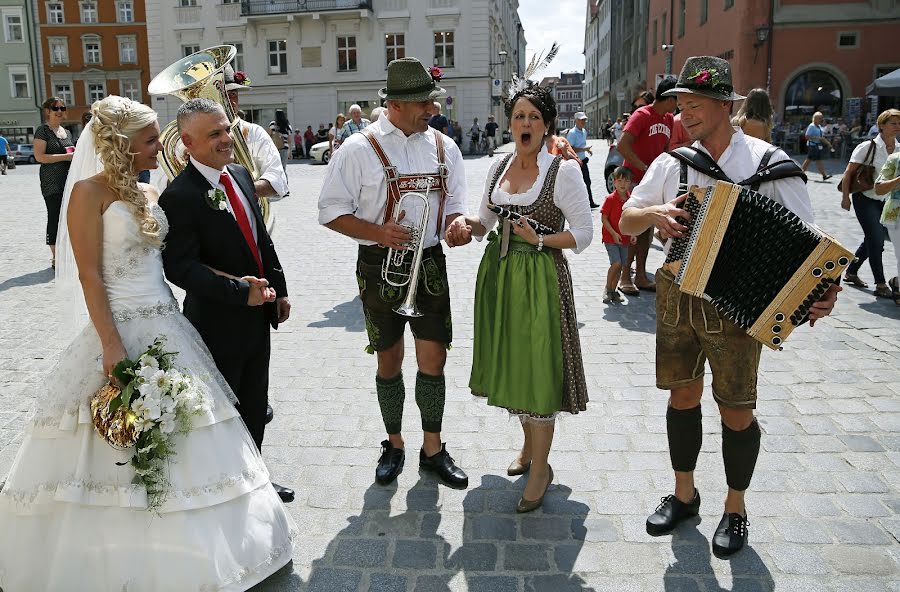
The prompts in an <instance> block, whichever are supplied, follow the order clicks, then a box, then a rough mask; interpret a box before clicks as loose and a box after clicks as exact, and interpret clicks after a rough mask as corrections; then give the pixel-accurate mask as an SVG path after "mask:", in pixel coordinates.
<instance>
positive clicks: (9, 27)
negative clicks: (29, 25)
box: [0, 6, 25, 43]
mask: <svg viewBox="0 0 900 592" xmlns="http://www.w3.org/2000/svg"><path fill="white" fill-rule="evenodd" d="M0 13H2V15H3V39H4V40H5V41H6V42H7V43H25V19H24V17H23V16H22V9H21V8H20V7H18V6H11V7H8V8H3V9H2V10H0ZM12 18H17V19H19V22H18V23H17V24H16V23H11V22H10V19H12ZM13 27H18V29H19V38H18V39H15V38H14V37H13V35H12V32H13Z"/></svg>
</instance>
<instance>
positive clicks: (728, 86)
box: [662, 56, 745, 101]
mask: <svg viewBox="0 0 900 592" xmlns="http://www.w3.org/2000/svg"><path fill="white" fill-rule="evenodd" d="M680 93H687V94H694V95H703V96H705V97H709V98H711V99H718V100H720V101H740V100H742V99H744V98H745V97H743V96H741V95H739V94H737V93H735V92H734V84H733V83H732V80H731V66H730V65H729V64H728V62H726V61H725V60H723V59H722V58H717V57H713V56H695V57H692V58H688V59H687V60H686V61H685V62H684V67H683V68H682V69H681V74H679V75H678V82H677V83H676V84H675V88H673V89H671V90H667V91H666V92H664V93H662V96H664V97H673V96H675V95H677V94H680Z"/></svg>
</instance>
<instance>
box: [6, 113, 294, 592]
mask: <svg viewBox="0 0 900 592" xmlns="http://www.w3.org/2000/svg"><path fill="white" fill-rule="evenodd" d="M91 111H92V114H93V118H92V120H91V122H90V124H89V125H88V127H87V128H86V129H85V131H84V133H83V134H82V138H81V139H79V142H78V147H77V149H76V156H75V160H76V162H78V161H79V160H80V161H81V165H80V167H76V165H75V163H73V167H72V169H71V170H72V172H70V173H69V175H70V182H69V183H67V191H66V194H65V196H64V204H63V210H62V212H63V217H64V221H68V228H67V230H68V232H67V234H66V235H65V236H62V237H61V238H62V241H61V243H62V245H64V246H69V245H70V247H71V248H70V249H69V251H68V253H69V255H68V257H66V255H65V254H64V253H65V251H66V249H65V248H63V249H61V251H63V252H62V253H61V257H60V258H59V259H58V261H59V265H58V267H59V269H58V274H59V276H58V278H57V281H58V282H59V283H62V284H64V283H65V282H66V281H72V280H73V279H74V278H77V281H78V282H80V285H81V292H82V293H83V295H84V300H85V302H86V304H87V312H88V314H89V316H90V323H89V324H88V326H87V327H86V328H84V330H83V331H82V332H81V333H80V334H79V336H78V337H76V338H75V340H74V341H73V342H72V343H71V344H70V345H69V347H68V348H67V349H66V350H65V351H64V352H63V353H62V354H61V356H60V361H59V364H58V366H57V367H56V368H55V369H54V370H53V371H52V372H51V373H50V374H49V375H48V376H47V378H46V380H45V382H44V383H43V384H41V385H38V386H36V388H35V390H34V391H33V392H32V396H33V397H34V398H35V408H36V412H35V414H34V416H33V417H32V418H31V419H30V420H29V422H28V424H27V426H26V428H25V432H26V433H25V437H24V441H23V443H22V446H21V449H20V450H19V452H18V455H17V457H16V460H15V462H14V463H13V466H12V470H11V472H10V474H9V476H8V477H7V480H6V483H5V485H4V486H3V489H2V491H0V589H2V590H3V591H4V592H23V591H29V592H30V591H42V592H43V591H54V590H67V591H68V590H77V591H91V592H100V591H105V590H110V591H115V592H121V591H127V592H145V591H146V592H162V591H178V592H186V591H193V590H197V591H204V592H205V591H211V590H229V591H230V590H246V589H248V588H250V587H252V586H254V585H255V584H257V583H259V582H261V581H262V580H264V579H265V578H267V577H268V576H270V575H272V574H273V573H274V572H275V571H277V570H278V569H279V568H281V567H282V566H284V565H285V564H287V563H288V562H289V561H290V559H291V555H292V550H293V549H292V543H291V531H292V528H293V523H292V521H291V519H290V517H289V516H288V515H287V513H286V511H285V509H284V507H283V505H282V503H281V500H280V499H279V498H278V495H277V494H276V493H275V490H274V489H273V488H272V486H271V485H270V482H269V474H268V471H267V469H266V466H265V465H264V464H263V461H262V459H261V458H260V455H259V452H258V451H257V448H256V446H255V445H254V443H253V440H252V439H251V437H250V434H249V433H248V432H247V429H246V427H245V426H244V424H243V422H242V420H241V418H240V415H239V414H238V412H237V410H236V409H235V407H234V405H233V403H234V402H235V398H234V394H233V393H232V391H231V389H230V388H229V387H228V385H227V384H226V383H225V381H224V379H222V377H221V375H220V374H219V373H218V371H217V370H216V366H215V364H214V362H213V360H212V358H211V356H210V354H209V352H208V350H207V349H206V346H205V345H204V344H203V342H202V341H201V339H200V336H199V335H198V334H197V332H196V331H195V330H194V328H193V327H192V326H191V324H190V323H189V322H188V321H187V320H186V319H185V318H184V317H183V316H182V315H181V313H180V312H179V308H178V303H177V302H176V300H175V298H174V297H173V295H172V292H171V290H170V289H169V287H168V285H167V284H166V282H165V279H164V276H163V266H162V258H161V255H160V245H161V244H162V240H163V239H164V237H165V234H166V231H167V227H168V223H167V221H166V218H165V214H164V213H163V210H162V209H161V208H160V207H159V206H158V205H156V203H155V201H156V199H157V195H156V193H155V191H154V190H153V189H152V188H151V187H150V186H145V185H138V184H137V174H138V171H141V170H144V169H150V168H156V166H157V165H156V155H157V153H158V151H159V150H160V148H161V146H160V144H159V125H158V124H157V122H156V113H155V112H154V111H153V110H152V109H150V108H149V107H147V106H145V105H141V104H140V103H137V102H134V101H131V100H129V99H124V98H121V97H108V98H106V99H104V100H102V101H99V102H97V103H94V105H93V106H92V108H91ZM95 144H96V148H95ZM95 150H96V155H97V157H99V160H100V161H101V162H102V166H103V170H102V171H101V172H99V173H98V174H96V175H94V176H90V175H93V173H96V172H97V170H98V165H97V164H96V163H97V157H95V156H94V154H95ZM88 171H90V172H89V173H88ZM73 175H74V176H75V177H76V178H75V179H71V177H72V176H73ZM78 178H81V179H82V180H81V181H79V182H78V183H73V182H72V181H75V180H78ZM73 185H74V188H73V189H72V190H71V195H70V192H69V191H68V189H69V188H70V187H72V186H73ZM62 226H63V227H65V225H62ZM72 255H74V257H73V256H72ZM159 336H163V337H165V339H166V343H165V347H164V349H165V350H166V351H173V352H178V354H177V357H176V358H175V361H174V364H175V366H176V367H178V368H180V369H183V370H184V371H186V372H188V373H189V374H192V375H194V377H195V379H196V380H198V381H199V382H201V383H203V385H204V386H205V387H206V391H207V394H206V396H207V398H208V401H207V402H208V404H209V405H208V406H209V409H208V410H207V411H205V412H204V413H202V414H201V415H199V416H196V417H194V418H193V422H192V429H191V431H190V432H189V433H187V434H185V435H176V436H174V442H175V456H174V457H173V458H172V459H171V461H170V462H169V467H168V475H167V477H168V480H169V483H170V485H169V488H168V491H167V496H166V498H165V501H164V502H163V504H162V505H161V506H160V507H159V508H158V509H156V511H149V510H148V508H147V492H146V490H145V489H144V488H143V486H142V485H138V484H134V483H132V481H133V479H134V477H135V474H134V470H133V469H132V467H131V466H130V465H129V464H127V463H128V461H129V460H130V458H131V455H132V454H133V450H126V451H120V450H116V449H113V448H112V447H110V446H109V445H108V444H107V443H106V442H105V441H104V440H102V439H101V438H100V437H99V436H98V435H97V433H96V432H95V431H94V428H93V425H92V422H91V413H90V408H89V397H90V395H91V394H92V393H93V392H94V391H96V390H97V389H98V388H100V387H101V386H102V385H103V384H105V383H106V381H107V376H108V375H109V374H110V371H111V369H112V368H113V367H114V366H115V364H116V363H117V362H119V361H120V360H121V359H123V358H125V357H129V358H131V359H134V358H135V357H136V356H137V355H139V354H140V353H141V352H143V351H145V350H146V349H147V348H148V347H149V346H150V345H151V344H152V343H153V341H154V339H156V338H157V337H159ZM116 463H125V464H124V466H117V464H116Z"/></svg>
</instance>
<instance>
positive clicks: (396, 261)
mask: <svg viewBox="0 0 900 592" xmlns="http://www.w3.org/2000/svg"><path fill="white" fill-rule="evenodd" d="M407 200H412V201H414V202H420V203H415V204H410V203H409V202H407ZM404 206H405V207H406V209H413V208H416V209H417V211H418V212H419V215H418V217H416V222H415V223H413V224H409V223H403V224H401V223H400V215H401V213H403V212H404V211H405V210H404ZM430 214H431V205H430V204H429V203H428V196H427V195H425V194H423V193H415V192H409V193H404V194H403V197H401V198H400V201H398V202H397V205H396V206H394V215H393V220H391V221H392V222H394V223H395V224H400V225H401V226H403V227H404V228H406V229H407V230H408V231H409V235H410V236H409V243H407V245H406V249H404V250H400V249H388V254H387V259H385V260H384V265H383V266H382V268H381V279H383V280H384V281H385V282H387V283H388V284H390V285H392V286H396V287H403V286H409V288H408V289H407V290H406V298H404V299H403V302H401V303H400V305H399V306H398V307H397V308H395V309H394V312H395V313H397V314H399V315H403V316H405V317H420V316H422V313H421V312H419V309H418V308H416V291H417V290H418V287H419V272H420V271H421V268H422V254H423V252H424V250H425V232H426V228H427V227H428V218H429V216H430ZM404 217H405V216H404ZM410 253H412V261H409V260H408V259H409V254H410Z"/></svg>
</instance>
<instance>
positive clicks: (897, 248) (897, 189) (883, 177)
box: [875, 137, 900, 305]
mask: <svg viewBox="0 0 900 592" xmlns="http://www.w3.org/2000/svg"><path fill="white" fill-rule="evenodd" d="M894 141H895V142H896V137H895V140H894ZM875 195H877V196H882V195H883V196H885V200H884V209H883V210H882V212H881V223H882V224H884V227H885V229H886V230H887V231H888V235H889V237H890V239H891V242H892V243H893V244H894V258H895V259H896V261H897V275H895V276H894V277H892V278H891V279H890V281H889V282H888V285H889V286H890V287H891V298H892V299H893V300H894V304H897V305H900V280H898V278H900V150H894V152H893V153H892V154H891V155H890V156H888V159H887V160H886V161H885V162H884V166H882V167H881V172H880V173H879V174H878V178H877V179H875Z"/></svg>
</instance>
